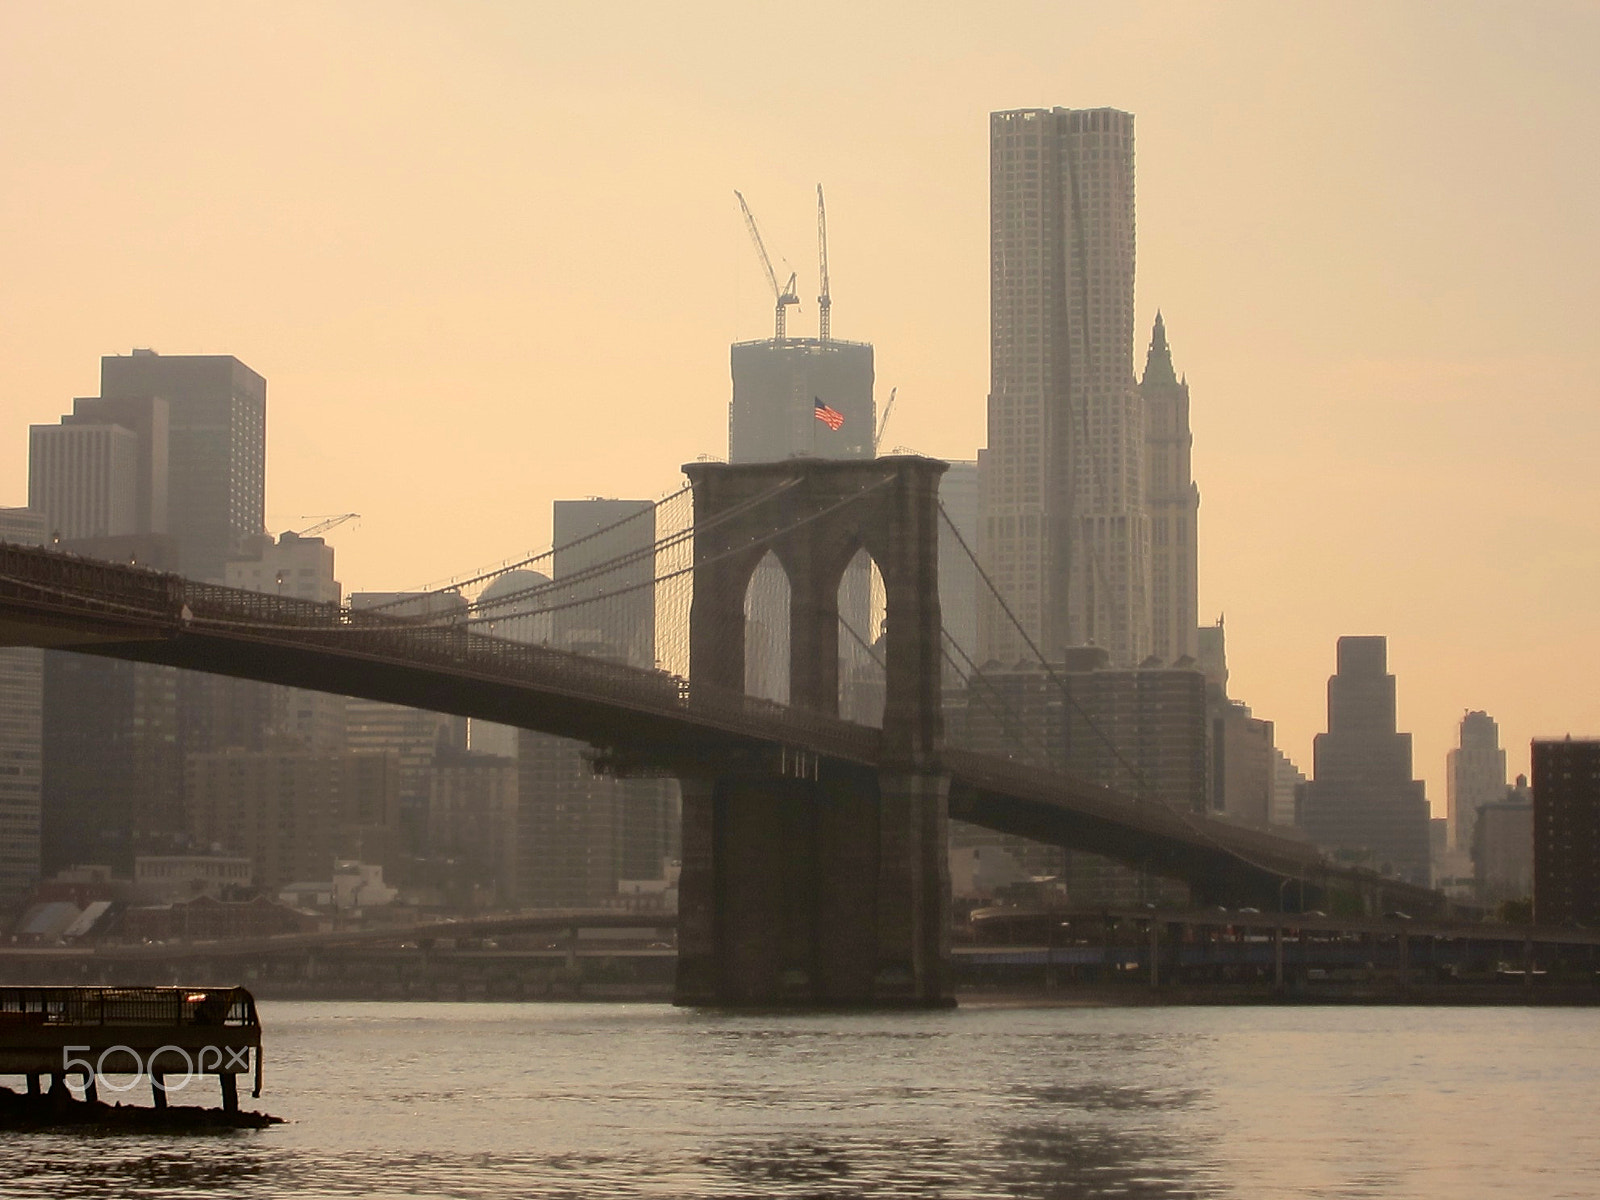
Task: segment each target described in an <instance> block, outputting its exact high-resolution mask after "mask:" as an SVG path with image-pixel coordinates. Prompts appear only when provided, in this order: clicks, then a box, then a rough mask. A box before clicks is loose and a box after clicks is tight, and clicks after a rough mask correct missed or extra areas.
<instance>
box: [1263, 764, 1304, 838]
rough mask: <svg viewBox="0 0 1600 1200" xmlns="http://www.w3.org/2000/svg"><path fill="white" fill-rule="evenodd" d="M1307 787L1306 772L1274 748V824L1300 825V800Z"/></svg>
mask: <svg viewBox="0 0 1600 1200" xmlns="http://www.w3.org/2000/svg"><path fill="white" fill-rule="evenodd" d="M1305 786H1306V776H1305V772H1304V771H1302V770H1301V769H1300V768H1299V767H1297V766H1295V765H1294V762H1293V761H1292V760H1291V759H1290V758H1289V756H1288V755H1287V754H1285V753H1284V752H1283V751H1282V750H1279V749H1278V748H1277V747H1276V746H1274V747H1273V748H1272V818H1271V819H1272V823H1273V824H1274V825H1298V824H1299V823H1300V798H1301V796H1302V795H1303V794H1304V789H1305Z"/></svg>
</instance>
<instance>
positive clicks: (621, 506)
mask: <svg viewBox="0 0 1600 1200" xmlns="http://www.w3.org/2000/svg"><path fill="white" fill-rule="evenodd" d="M553 525H554V538H555V552H554V554H553V555H552V558H551V567H552V572H553V574H554V576H555V579H554V589H553V592H554V596H555V597H556V598H557V603H558V604H565V603H570V602H572V601H585V600H586V601H589V602H588V603H570V607H557V608H556V609H555V611H554V612H553V613H551V614H550V618H551V629H550V636H551V639H552V641H553V643H554V644H555V645H556V646H557V647H558V648H560V649H563V650H573V651H576V652H577V653H580V654H591V655H595V656H597V657H601V658H610V659H613V660H615V661H618V662H625V663H628V664H629V665H631V666H635V667H654V666H655V664H656V648H655V630H656V624H655V622H656V606H655V588H654V587H652V586H650V581H651V580H652V579H654V578H655V569H656V560H655V551H654V545H655V538H656V525H655V511H654V505H652V504H651V503H650V502H649V501H648V500H599V499H594V500H557V501H556V503H555V513H554V522H553ZM619 558H624V559H626V560H627V561H625V562H624V563H623V564H622V565H621V566H619V567H617V568H614V569H608V570H606V571H605V572H603V573H602V574H598V575H596V574H589V573H588V572H590V571H591V570H592V569H593V568H596V567H599V566H600V565H601V564H603V563H610V562H612V561H613V560H616V559H619ZM517 781H518V783H517V842H518V846H517V851H518V854H517V859H518V861H517V878H518V883H517V886H518V889H519V890H520V891H521V893H522V895H523V896H524V898H525V899H526V900H527V901H528V902H530V903H533V904H536V905H539V906H542V907H549V906H560V905H588V904H604V903H607V902H608V901H609V900H611V899H612V898H613V897H615V895H616V894H617V881H618V880H619V879H655V878H659V877H660V874H661V870H662V863H663V860H664V859H665V858H667V857H668V856H669V855H671V854H672V853H673V852H674V847H675V846H676V838H675V817H676V812H677V793H678V788H677V784H676V782H674V781H670V780H662V779H617V778H614V777H611V776H601V775H597V774H596V773H595V770H594V766H593V764H592V763H591V761H590V758H589V754H588V751H587V748H586V747H584V746H583V745H582V744H581V743H578V742H574V741H569V740H567V739H564V738H557V737H551V736H549V735H547V734H541V733H534V732H531V731H529V730H522V731H520V733H519V734H518V736H517Z"/></svg>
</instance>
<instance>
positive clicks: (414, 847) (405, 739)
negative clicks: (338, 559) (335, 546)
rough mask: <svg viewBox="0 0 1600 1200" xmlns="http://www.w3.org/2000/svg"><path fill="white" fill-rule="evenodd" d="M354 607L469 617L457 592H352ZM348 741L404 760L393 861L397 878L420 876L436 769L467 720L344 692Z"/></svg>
mask: <svg viewBox="0 0 1600 1200" xmlns="http://www.w3.org/2000/svg"><path fill="white" fill-rule="evenodd" d="M350 607H351V609H352V610H368V609H379V610H381V611H382V612H383V613H384V614H385V615H387V616H391V617H408V618H419V617H420V618H428V619H432V620H448V619H450V618H451V617H454V616H464V615H465V612H466V607H467V602H466V601H465V600H464V599H463V598H462V597H461V596H460V595H459V594H457V593H455V592H352V593H351V595H350ZM344 715H345V746H346V748H347V750H348V751H349V753H351V754H384V753H387V754H392V755H394V756H395V757H396V759H397V760H398V762H399V831H400V834H399V841H400V850H399V856H398V859H397V861H396V862H395V863H394V864H392V865H393V868H394V871H395V875H394V878H396V880H397V881H398V882H401V883H405V884H409V883H411V882H413V881H414V879H415V878H416V877H417V873H418V871H419V870H420V867H421V864H420V863H419V861H418V860H421V859H426V858H427V857H428V855H429V853H430V848H429V846H428V844H427V822H428V803H429V797H430V796H431V795H432V791H433V770H434V764H435V761H436V760H437V758H438V757H439V756H440V755H441V754H449V753H454V752H457V751H461V750H465V749H466V748H467V719H466V718H465V717H457V716H452V715H448V714H445V713H435V712H427V711H425V710H423V709H420V708H408V707H406V706H405V705H403V704H386V703H384V702H383V701H381V700H367V699H364V698H361V697H356V696H347V697H345V702H344Z"/></svg>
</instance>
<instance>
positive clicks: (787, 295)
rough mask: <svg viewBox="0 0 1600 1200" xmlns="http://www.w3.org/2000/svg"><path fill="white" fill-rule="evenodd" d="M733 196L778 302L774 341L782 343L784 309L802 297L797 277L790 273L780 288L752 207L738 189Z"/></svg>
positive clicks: (784, 321) (798, 301)
mask: <svg viewBox="0 0 1600 1200" xmlns="http://www.w3.org/2000/svg"><path fill="white" fill-rule="evenodd" d="M733 194H734V195H735V196H736V197H738V200H739V211H740V212H742V213H744V224H745V228H746V229H748V230H749V231H750V240H751V241H752V242H754V243H755V246H756V254H757V256H758V257H759V258H760V259H761V269H762V270H764V271H765V272H766V273H767V283H768V284H769V285H770V286H771V288H772V296H773V299H774V300H775V301H776V302H777V317H776V320H775V321H774V328H775V332H774V334H773V340H774V341H779V342H781V341H783V339H784V332H785V330H784V326H785V324H786V320H785V316H784V309H786V308H788V307H789V305H791V304H799V303H800V296H799V295H798V294H797V293H796V292H795V290H794V287H795V276H794V273H793V272H790V274H789V282H788V283H786V284H785V285H784V286H783V287H779V286H778V273H777V272H776V271H774V270H773V269H772V259H770V258H768V257H767V247H766V244H765V243H764V242H763V241H762V240H761V230H760V229H758V228H757V227H756V218H755V214H754V213H752V212H751V211H750V206H749V205H748V204H746V203H745V202H744V196H743V195H742V194H741V193H740V192H739V190H738V189H737V188H735V189H734V192H733Z"/></svg>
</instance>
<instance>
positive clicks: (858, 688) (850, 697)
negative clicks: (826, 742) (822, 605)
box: [838, 549, 885, 728]
mask: <svg viewBox="0 0 1600 1200" xmlns="http://www.w3.org/2000/svg"><path fill="white" fill-rule="evenodd" d="M838 605H839V715H840V716H841V717H843V718H844V719H845V720H847V721H855V722H858V723H859V724H862V725H872V726H875V727H878V728H882V726H883V703H884V688H885V678H884V657H883V655H884V646H883V615H884V589H883V574H882V572H880V571H879V570H878V563H877V561H876V560H875V559H874V558H873V557H872V555H871V554H870V553H869V552H868V551H866V550H865V549H862V550H858V551H856V553H855V556H854V557H853V558H851V560H850V563H849V565H848V566H846V567H845V569H844V574H843V575H841V576H840V577H839V595H838Z"/></svg>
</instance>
